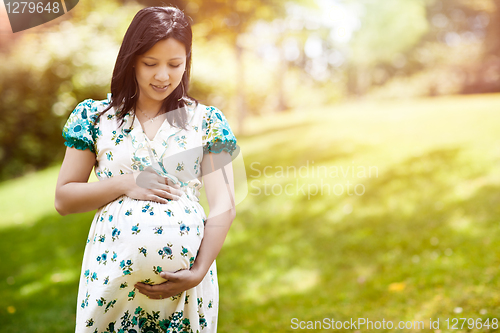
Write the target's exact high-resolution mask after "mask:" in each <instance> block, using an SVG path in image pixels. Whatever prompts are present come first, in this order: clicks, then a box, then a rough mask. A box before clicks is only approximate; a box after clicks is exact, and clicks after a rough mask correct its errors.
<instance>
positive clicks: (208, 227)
mask: <svg viewBox="0 0 500 333" xmlns="http://www.w3.org/2000/svg"><path fill="white" fill-rule="evenodd" d="M234 218H235V209H234V208H233V209H232V210H228V211H226V212H224V213H222V214H218V215H216V216H210V214H209V215H208V218H207V221H206V224H205V231H204V235H203V240H202V241H201V245H200V249H199V251H198V256H197V257H196V260H195V262H194V264H193V267H191V271H193V272H195V273H199V274H198V275H199V278H200V281H201V279H203V277H204V276H205V275H206V273H207V271H208V269H209V268H210V266H211V265H212V263H213V261H214V260H215V258H217V255H218V254H219V252H220V250H221V248H222V245H223V244H224V240H225V239H226V236H227V233H228V231H229V228H230V227H231V224H232V222H233V220H234Z"/></svg>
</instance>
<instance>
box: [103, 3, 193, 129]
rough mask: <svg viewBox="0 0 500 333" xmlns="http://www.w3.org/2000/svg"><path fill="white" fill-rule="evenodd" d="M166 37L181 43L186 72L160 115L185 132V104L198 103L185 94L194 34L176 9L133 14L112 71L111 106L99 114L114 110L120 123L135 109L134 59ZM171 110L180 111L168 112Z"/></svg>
mask: <svg viewBox="0 0 500 333" xmlns="http://www.w3.org/2000/svg"><path fill="white" fill-rule="evenodd" d="M167 38H175V39H176V40H177V41H179V42H181V43H182V44H184V46H185V48H186V55H187V57H186V71H185V72H184V74H183V75H182V79H181V84H179V85H178V86H177V88H176V89H175V90H174V91H172V93H170V95H168V97H167V98H165V100H164V101H163V104H162V106H161V111H160V113H163V112H166V115H167V120H168V122H169V123H170V125H172V126H174V122H175V125H177V127H180V128H184V129H185V127H186V124H187V114H186V112H185V106H186V102H191V103H193V102H194V103H195V105H197V104H198V101H197V100H196V99H194V98H192V97H190V96H188V95H187V91H188V88H189V79H190V74H191V48H192V42H193V32H192V31H191V24H190V23H189V21H188V19H187V17H186V16H185V15H184V13H183V12H182V11H181V10H180V9H179V8H176V7H146V8H143V9H141V10H140V11H139V12H137V14H135V17H134V19H133V20H132V23H130V26H129V27H128V29H127V32H126V33H125V36H124V37H123V42H122V45H121V47H120V52H119V53H118V57H117V59H116V63H115V68H114V70H113V78H112V79H111V95H112V98H111V103H110V105H109V106H108V107H107V108H106V109H105V110H104V111H102V112H101V113H100V115H102V114H104V113H105V112H106V111H108V110H109V109H110V108H112V107H115V109H116V110H117V111H118V112H117V117H118V119H119V120H121V121H122V124H123V118H124V117H125V115H126V114H127V113H128V112H130V111H131V110H132V109H133V108H135V104H136V102H137V100H138V97H139V85H138V83H137V80H136V77H135V71H134V68H133V65H134V63H135V59H136V57H137V56H138V55H142V54H144V53H146V52H147V51H148V50H149V49H150V48H152V47H153V46H154V45H155V44H156V43H157V42H159V41H160V40H163V39H167ZM171 110H180V112H177V111H176V112H168V111H171ZM134 117H135V114H134ZM120 126H121V124H120Z"/></svg>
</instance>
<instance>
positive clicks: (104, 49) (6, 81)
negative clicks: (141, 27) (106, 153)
mask: <svg viewBox="0 0 500 333" xmlns="http://www.w3.org/2000/svg"><path fill="white" fill-rule="evenodd" d="M84 3H85V2H82V4H84ZM85 8H86V7H85V5H84V6H82V7H80V8H79V10H81V11H82V12H83V9H85ZM139 8H140V7H139V6H138V5H136V4H129V5H127V6H123V5H121V4H119V3H117V2H114V1H106V2H100V3H99V4H98V5H95V3H94V5H93V6H92V7H90V6H89V10H88V11H86V13H87V15H86V16H85V15H82V12H80V11H78V10H76V8H75V14H74V15H75V16H76V19H75V20H64V21H62V22H60V24H58V25H52V26H51V28H49V29H46V28H44V27H40V28H39V29H44V30H43V31H40V32H39V33H36V32H30V33H24V34H21V35H20V37H19V38H18V39H17V40H16V42H15V43H13V44H12V45H10V47H9V48H8V50H7V51H6V52H5V53H1V54H0V72H1V73H2V76H0V100H1V101H2V103H0V114H1V115H2V122H0V180H4V179H7V178H11V177H15V176H19V175H22V174H24V173H26V172H28V171H32V170H35V169H39V168H43V167H46V166H48V165H50V164H51V163H54V162H55V161H60V160H61V158H62V154H63V152H64V150H63V147H64V146H63V139H62V137H61V128H62V126H63V125H64V123H65V121H66V119H67V117H68V113H69V112H71V110H73V108H74V107H75V105H76V104H77V102H79V101H81V100H83V99H86V98H94V99H104V98H105V97H106V95H105V92H106V91H109V78H110V77H111V72H112V69H113V65H114V61H115V59H116V54H117V53H118V48H119V45H120V42H121V39H122V38H123V34H124V32H125V29H126V28H127V26H128V24H129V23H130V20H131V19H132V16H133V15H135V13H136V12H137V10H138V9H139ZM110 12H113V13H115V15H114V16H112V17H110V15H109V13H110ZM107 31H110V32H112V34H111V35H110V34H107V33H104V32H107ZM76 35H77V36H78V38H75V36H76ZM106 73H107V74H106Z"/></svg>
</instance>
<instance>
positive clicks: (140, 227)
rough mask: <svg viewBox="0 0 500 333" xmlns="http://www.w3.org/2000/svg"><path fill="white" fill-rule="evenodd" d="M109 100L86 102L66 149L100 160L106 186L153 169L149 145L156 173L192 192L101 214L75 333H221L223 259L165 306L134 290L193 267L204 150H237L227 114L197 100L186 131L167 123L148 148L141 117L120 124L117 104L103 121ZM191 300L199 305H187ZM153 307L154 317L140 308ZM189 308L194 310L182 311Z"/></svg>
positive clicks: (68, 127)
mask: <svg viewBox="0 0 500 333" xmlns="http://www.w3.org/2000/svg"><path fill="white" fill-rule="evenodd" d="M109 102H110V97H109V96H108V99H107V100H103V101H94V100H90V99H89V100H85V101H83V102H81V103H79V104H78V105H77V106H76V108H75V110H74V111H73V112H72V113H71V115H70V116H69V118H68V121H67V122H66V124H65V126H64V128H63V138H64V139H65V145H66V146H68V147H73V148H76V149H80V150H86V149H87V150H90V151H92V152H94V153H95V154H96V165H95V173H96V176H97V178H98V179H99V180H104V179H109V178H112V177H114V176H115V175H122V174H128V173H132V172H134V171H143V170H144V169H145V168H147V167H149V166H151V165H152V160H151V156H150V154H149V152H148V149H150V151H151V152H152V153H153V155H152V156H153V158H155V159H157V161H156V162H158V163H157V165H158V166H159V169H158V170H156V169H155V170H156V171H157V172H158V173H159V174H160V175H162V176H164V177H167V176H168V177H170V178H171V179H172V180H173V181H174V182H177V183H178V184H179V185H181V190H183V191H184V192H185V193H186V195H183V196H182V197H181V199H180V200H178V201H169V203H167V204H159V203H156V202H152V201H143V200H135V199H131V198H129V197H127V196H121V197H119V198H117V199H116V200H115V201H112V202H110V203H109V204H107V205H106V206H104V207H101V208H100V209H99V210H98V211H97V213H96V215H95V216H94V221H93V222H92V227H91V229H90V233H89V237H88V238H87V246H86V249H85V255H84V261H83V266H82V275H81V278H80V287H79V293H78V300H79V303H78V304H79V306H78V311H77V331H80V330H82V331H85V330H89V331H88V332H89V333H94V332H97V333H103V332H115V333H116V332H123V333H125V332H143V331H144V332H146V331H152V332H202V333H203V332H215V329H216V320H217V313H218V309H217V308H218V292H217V275H216V268H215V261H214V263H213V264H212V266H211V267H210V269H209V272H208V273H207V275H206V277H205V278H204V279H203V281H202V282H201V283H200V284H199V285H198V286H197V287H195V288H193V289H190V290H188V291H186V292H184V293H182V294H179V295H175V296H172V297H170V298H169V299H166V300H163V301H162V302H159V301H157V300H149V299H147V298H146V297H145V296H144V295H142V294H140V293H138V292H137V291H136V289H135V288H134V287H133V285H134V284H135V283H136V282H137V281H142V282H144V283H147V284H157V283H161V282H162V281H164V279H163V278H161V277H160V275H159V274H160V273H161V272H162V271H164V270H168V271H176V270H178V269H188V268H190V267H192V266H193V264H194V262H195V260H196V256H197V254H198V253H197V250H198V248H199V245H200V243H201V240H202V238H203V234H204V224H205V221H206V215H205V213H204V211H203V208H202V207H201V205H200V204H199V200H198V197H197V195H198V194H196V191H198V190H200V189H201V188H202V183H201V181H200V180H199V179H198V177H199V173H200V165H201V162H202V159H203V153H207V152H211V153H220V152H222V151H226V152H228V153H230V154H233V152H234V151H235V150H236V138H235V137H234V135H233V133H232V131H231V129H230V127H229V124H228V122H227V120H226V118H225V116H224V114H223V113H222V112H221V111H220V110H218V109H217V108H215V107H212V106H204V105H202V104H197V105H195V104H194V103H192V104H193V105H191V106H189V107H188V120H189V122H188V126H187V129H186V130H184V129H178V128H176V127H175V126H168V125H167V126H162V127H161V128H160V130H159V133H158V135H157V139H158V140H156V141H155V140H153V141H151V142H150V141H148V140H146V139H145V137H144V135H143V133H142V130H141V126H140V124H139V123H138V121H137V120H134V119H135V118H134V117H132V115H133V112H132V113H129V114H127V115H125V118H124V124H123V125H122V126H120V125H119V121H118V119H117V117H116V111H115V110H114V108H110V109H109V110H107V111H106V112H103V114H102V115H101V116H100V117H98V114H99V113H101V112H102V111H104V109H105V108H106V107H107V106H108V105H109ZM127 129H130V131H126V130H127ZM196 145H198V146H200V147H202V148H203V149H201V153H200V154H199V155H194V156H189V157H185V158H184V159H182V160H176V159H175V158H176V156H181V155H180V154H179V155H176V153H181V152H182V151H186V150H188V149H190V148H193V147H196ZM172 159H173V161H172V163H170V160H172ZM174 175H175V176H174ZM195 190H196V191H195ZM193 292H194V293H193ZM190 297H191V300H193V299H194V300H195V302H189V299H190ZM146 303H147V304H148V309H149V310H147V311H146V310H145V309H143V308H142V307H141V306H139V304H146ZM183 308H185V309H187V308H192V309H193V310H194V311H191V310H190V311H187V312H184V311H179V310H178V309H183ZM118 310H119V311H118ZM188 313H189V315H188ZM160 314H162V315H160ZM85 332H87V331H85Z"/></svg>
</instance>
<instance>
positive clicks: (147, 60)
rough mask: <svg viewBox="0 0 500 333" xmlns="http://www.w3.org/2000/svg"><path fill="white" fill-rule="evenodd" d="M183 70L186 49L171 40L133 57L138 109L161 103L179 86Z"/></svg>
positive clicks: (174, 40)
mask: <svg viewBox="0 0 500 333" xmlns="http://www.w3.org/2000/svg"><path fill="white" fill-rule="evenodd" d="M185 68H186V48H185V47H184V44H182V43H181V42H179V41H178V40H176V39H174V38H168V39H164V40H161V41H159V42H158V43H156V44H155V45H154V46H153V47H152V48H151V49H149V50H148V51H147V52H146V53H144V54H142V55H139V56H137V58H136V61H135V76H136V78H137V82H138V83H139V92H140V93H139V103H140V104H141V105H142V107H143V108H148V107H151V108H153V107H155V106H157V104H159V103H161V102H163V100H164V99H165V98H167V97H168V95H170V94H171V93H172V91H173V90H174V89H175V88H177V86H178V85H179V84H180V82H181V79H182V75H183V74H184V69H185Z"/></svg>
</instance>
